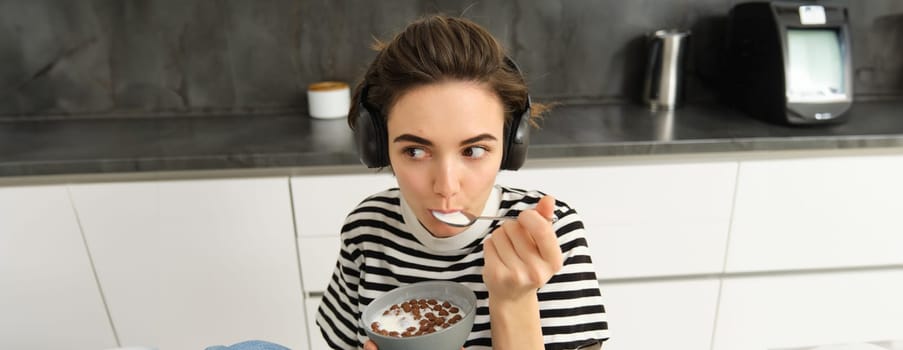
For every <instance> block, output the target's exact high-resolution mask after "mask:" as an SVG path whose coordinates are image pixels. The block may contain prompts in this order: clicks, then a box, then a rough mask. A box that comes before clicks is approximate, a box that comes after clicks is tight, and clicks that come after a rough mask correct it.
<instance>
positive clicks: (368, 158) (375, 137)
mask: <svg viewBox="0 0 903 350" xmlns="http://www.w3.org/2000/svg"><path fill="white" fill-rule="evenodd" d="M505 63H506V64H508V66H509V67H510V68H511V69H513V70H514V71H515V72H517V74H518V75H521V72H520V69H519V68H518V67H517V64H516V63H514V61H513V60H511V58H508V57H505ZM521 79H523V75H521ZM369 89H370V85H369V84H368V83H367V82H366V81H364V83H363V86H362V87H361V92H360V94H359V98H358V101H357V103H358V106H357V117H356V120H355V124H354V140H355V142H356V143H357V151H358V154H359V155H360V157H361V163H363V164H364V165H366V166H367V167H368V168H382V167H387V166H389V151H388V147H389V140H388V138H389V136H388V131H387V130H386V119H385V118H384V117H383V116H382V115H381V114H380V113H379V109H377V108H375V107H373V106H371V105H370V104H368V103H367V91H368V90H369ZM530 103H531V101H530V94H527V101H526V105H525V106H524V108H523V109H521V110H517V111H514V115H513V116H512V118H511V121H510V122H506V123H505V135H504V137H505V139H504V144H505V145H504V147H505V149H504V151H503V153H502V166H501V169H502V170H517V169H520V167H521V166H522V165H524V160H526V159H527V145H528V144H529V143H530V123H529V121H530Z"/></svg>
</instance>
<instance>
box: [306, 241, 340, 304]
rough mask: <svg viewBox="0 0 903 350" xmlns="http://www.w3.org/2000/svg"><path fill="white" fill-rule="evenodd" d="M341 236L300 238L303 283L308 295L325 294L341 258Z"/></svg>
mask: <svg viewBox="0 0 903 350" xmlns="http://www.w3.org/2000/svg"><path fill="white" fill-rule="evenodd" d="M340 245H341V242H340V240H339V235H338V234H334V235H331V236H316V237H298V251H300V252H301V254H300V257H299V258H300V260H301V281H302V284H303V286H304V291H305V292H306V293H311V292H324V291H326V287H328V286H329V282H330V280H331V279H332V273H333V271H334V270H335V265H336V261H337V260H338V258H339V248H340Z"/></svg>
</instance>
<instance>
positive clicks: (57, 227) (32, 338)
mask: <svg viewBox="0 0 903 350" xmlns="http://www.w3.org/2000/svg"><path fill="white" fill-rule="evenodd" d="M114 346H116V339H115V337H114V336H113V329H112V328H111V327H110V322H109V320H108V319H107V314H106V311H105V309H104V305H103V300H102V298H101V294H100V290H98V287H97V281H96V280H95V278H94V273H93V271H92V270H91V263H90V259H89V258H88V252H87V250H86V249H85V243H84V240H83V239H82V236H81V232H80V231H79V228H78V222H77V221H76V218H75V212H74V211H73V208H72V204H71V203H70V201H69V196H68V194H67V192H66V187H65V186H40V187H7V188H0V348H2V349H104V348H110V347H114Z"/></svg>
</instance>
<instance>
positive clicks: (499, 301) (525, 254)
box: [483, 196, 563, 350]
mask: <svg viewBox="0 0 903 350" xmlns="http://www.w3.org/2000/svg"><path fill="white" fill-rule="evenodd" d="M554 210H555V198H552V197H551V196H545V197H543V198H542V199H540V200H539V203H537V204H536V209H534V210H524V211H522V212H521V213H520V215H519V216H518V217H517V221H513V220H512V221H507V222H505V223H504V224H502V226H501V227H499V228H497V229H496V230H495V231H493V232H492V235H491V236H490V237H489V238H487V239H486V240H485V241H484V242H483V251H484V253H483V255H484V257H483V258H484V260H485V265H484V266H483V282H484V283H485V284H486V288H487V289H489V322H490V324H491V325H492V326H491V327H490V329H491V333H492V348H493V349H496V350H508V349H516V350H528V349H536V350H540V349H543V347H544V346H543V338H542V322H541V321H540V318H539V299H538V297H537V295H536V290H537V289H538V288H540V287H542V286H544V285H545V284H546V282H548V281H549V279H551V278H552V276H554V275H555V273H557V272H558V271H560V270H561V266H562V264H563V257H562V254H561V247H560V246H559V245H558V237H557V236H556V235H555V231H554V230H553V229H552V223H551V221H550V220H549V218H551V217H552V216H553V213H554Z"/></svg>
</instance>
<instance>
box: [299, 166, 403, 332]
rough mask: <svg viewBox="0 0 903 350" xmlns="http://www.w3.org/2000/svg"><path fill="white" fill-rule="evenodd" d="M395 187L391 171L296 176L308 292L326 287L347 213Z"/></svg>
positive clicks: (337, 251)
mask: <svg viewBox="0 0 903 350" xmlns="http://www.w3.org/2000/svg"><path fill="white" fill-rule="evenodd" d="M393 187H398V183H397V182H396V181H395V178H394V177H393V176H392V175H391V174H364V175H327V176H297V177H293V178H292V198H293V205H294V208H295V225H296V226H297V228H296V229H297V231H298V253H299V259H300V262H301V275H302V277H303V282H304V290H305V292H308V293H310V292H323V291H325V290H326V286H327V285H328V284H329V278H330V276H331V275H332V272H333V269H334V268H335V263H336V259H338V257H339V233H340V232H341V231H342V224H343V223H344V222H345V216H347V215H348V213H350V212H351V210H352V209H354V207H355V206H357V204H358V203H360V202H361V201H363V200H364V198H366V197H368V196H370V195H372V194H375V193H377V192H380V191H383V190H386V189H389V188H393ZM318 334H319V333H318Z"/></svg>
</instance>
